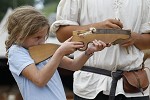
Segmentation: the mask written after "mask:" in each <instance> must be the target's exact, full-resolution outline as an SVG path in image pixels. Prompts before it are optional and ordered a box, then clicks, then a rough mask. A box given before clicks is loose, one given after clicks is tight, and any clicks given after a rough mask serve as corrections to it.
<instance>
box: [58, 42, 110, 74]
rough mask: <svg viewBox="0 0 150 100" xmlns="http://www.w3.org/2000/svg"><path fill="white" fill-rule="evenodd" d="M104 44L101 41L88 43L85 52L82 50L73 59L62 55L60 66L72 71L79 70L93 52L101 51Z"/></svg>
mask: <svg viewBox="0 0 150 100" xmlns="http://www.w3.org/2000/svg"><path fill="white" fill-rule="evenodd" d="M106 46H110V45H106V44H105V43H104V42H102V41H97V40H95V41H93V44H92V45H90V46H89V47H88V48H87V50H86V51H85V52H83V53H82V54H81V55H80V56H79V57H77V58H75V59H70V58H68V57H64V58H63V60H62V62H61V64H60V67H62V68H64V69H69V70H72V71H76V70H79V69H81V68H82V67H83V65H84V64H85V63H86V61H87V60H88V59H89V58H90V57H91V56H92V55H93V53H94V52H96V51H101V50H103V49H104V48H105V47H106Z"/></svg>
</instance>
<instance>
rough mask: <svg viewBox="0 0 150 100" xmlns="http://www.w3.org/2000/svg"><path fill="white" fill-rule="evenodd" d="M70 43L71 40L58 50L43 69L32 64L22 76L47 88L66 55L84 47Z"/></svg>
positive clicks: (77, 43)
mask: <svg viewBox="0 0 150 100" xmlns="http://www.w3.org/2000/svg"><path fill="white" fill-rule="evenodd" d="M69 41H71V38H70V39H68V40H67V41H66V42H64V43H63V44H62V45H61V46H60V47H59V48H58V49H57V50H56V52H55V53H54V55H53V56H52V57H51V59H50V60H49V61H48V63H47V64H46V65H45V66H43V68H42V69H38V68H37V67H36V65H35V64H30V65H29V66H27V67H26V68H25V69H24V70H23V71H22V75H23V76H24V77H26V78H28V79H29V80H31V81H32V82H33V83H34V84H36V85H37V86H39V87H42V86H45V85H46V84H47V82H48V81H49V80H50V79H51V77H52V76H53V74H54V73H55V71H56V69H57V67H58V66H59V64H60V62H61V60H62V58H63V57H64V55H66V54H71V53H73V52H74V51H75V50H76V48H82V47H83V43H81V42H69Z"/></svg>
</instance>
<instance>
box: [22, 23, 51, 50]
mask: <svg viewBox="0 0 150 100" xmlns="http://www.w3.org/2000/svg"><path fill="white" fill-rule="evenodd" d="M47 34H48V26H44V27H42V28H40V29H39V31H38V32H37V33H35V34H33V35H31V36H28V37H27V38H26V39H25V41H24V42H23V44H22V46H23V47H25V48H29V47H31V46H35V45H39V44H43V43H45V39H46V36H47Z"/></svg>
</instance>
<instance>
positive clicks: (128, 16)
mask: <svg viewBox="0 0 150 100" xmlns="http://www.w3.org/2000/svg"><path fill="white" fill-rule="evenodd" d="M149 5H150V0H61V1H60V3H59V5H58V9H57V16H56V22H54V23H53V25H52V26H51V31H52V32H54V33H55V32H56V31H57V30H58V28H59V26H60V25H87V24H91V23H96V22H101V21H104V20H106V19H113V18H119V19H120V21H121V22H122V23H123V29H130V30H131V31H133V32H137V33H139V34H140V33H147V32H150V6H149ZM128 50H129V54H128V53H127V50H126V48H123V47H121V46H119V45H114V46H111V47H108V48H105V49H104V50H102V51H100V52H96V53H94V55H93V56H92V57H91V58H90V59H89V60H88V61H87V62H86V64H85V65H88V66H93V67H98V68H102V69H107V70H111V71H112V70H117V69H120V70H133V69H139V68H141V64H142V62H143V56H144V54H143V52H141V51H140V50H139V49H137V48H136V47H135V46H130V47H128ZM79 54H80V51H77V52H75V57H76V56H78V55H79ZM111 81H112V78H111V77H108V76H104V75H99V74H94V73H89V72H83V71H76V72H75V73H74V85H73V86H74V93H75V94H76V95H78V96H80V97H83V98H87V99H93V98H95V97H96V95H97V94H98V93H99V92H100V91H103V93H104V94H107V95H109V92H110V86H111ZM117 94H124V95H126V96H127V97H136V96H143V95H142V94H141V93H132V94H129V93H125V92H124V90H123V85H122V79H120V80H119V81H118V83H117V88H116V95H117ZM144 94H145V96H147V95H149V92H148V89H147V90H145V91H144Z"/></svg>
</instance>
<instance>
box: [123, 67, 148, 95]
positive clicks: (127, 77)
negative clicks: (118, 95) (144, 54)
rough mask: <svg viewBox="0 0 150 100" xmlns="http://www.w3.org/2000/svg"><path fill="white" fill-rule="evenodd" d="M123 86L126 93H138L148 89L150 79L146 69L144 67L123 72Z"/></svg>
mask: <svg viewBox="0 0 150 100" xmlns="http://www.w3.org/2000/svg"><path fill="white" fill-rule="evenodd" d="M122 77H123V88H124V91H125V92H126V93H137V92H141V93H142V94H144V93H143V91H144V90H146V89H147V88H148V86H149V80H148V77H147V73H146V71H145V70H144V69H143V68H142V69H140V70H135V71H125V72H123V76H122Z"/></svg>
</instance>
